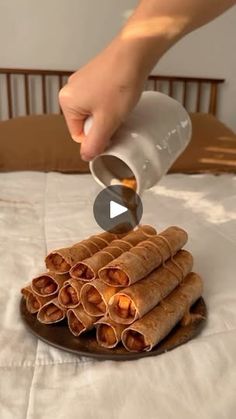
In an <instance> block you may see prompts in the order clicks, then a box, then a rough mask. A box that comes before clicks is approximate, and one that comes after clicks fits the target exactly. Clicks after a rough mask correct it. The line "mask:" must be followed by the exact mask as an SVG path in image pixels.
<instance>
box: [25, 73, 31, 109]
mask: <svg viewBox="0 0 236 419" xmlns="http://www.w3.org/2000/svg"><path fill="white" fill-rule="evenodd" d="M24 84H25V113H26V115H29V114H30V94H29V77H28V74H24Z"/></svg>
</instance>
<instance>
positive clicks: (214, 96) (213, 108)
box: [208, 82, 218, 115]
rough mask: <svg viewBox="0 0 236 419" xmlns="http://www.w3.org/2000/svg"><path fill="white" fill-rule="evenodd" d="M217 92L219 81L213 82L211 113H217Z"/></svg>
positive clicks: (210, 103)
mask: <svg viewBox="0 0 236 419" xmlns="http://www.w3.org/2000/svg"><path fill="white" fill-rule="evenodd" d="M217 93H218V85H217V83H214V82H212V83H211V90H210V102H209V110H208V112H209V113H212V115H216V111H217Z"/></svg>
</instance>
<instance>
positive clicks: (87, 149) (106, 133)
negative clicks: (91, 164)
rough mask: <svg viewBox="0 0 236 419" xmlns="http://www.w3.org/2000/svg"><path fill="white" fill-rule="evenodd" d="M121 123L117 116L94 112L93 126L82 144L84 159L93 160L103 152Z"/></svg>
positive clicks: (81, 150)
mask: <svg viewBox="0 0 236 419" xmlns="http://www.w3.org/2000/svg"><path fill="white" fill-rule="evenodd" d="M119 125H120V122H119V121H118V120H115V118H111V117H107V116H105V115H104V114H94V115H93V123H92V126H91V128H90V130H89V132H88V135H87V136H86V137H85V138H84V139H83V142H82V144H81V149H80V153H81V157H82V158H83V160H92V159H93V158H94V157H96V156H97V155H98V154H100V153H102V152H103V151H104V150H105V148H106V147H107V145H108V144H109V140H110V139H111V137H112V135H113V134H114V132H115V131H116V130H117V128H118V127H119Z"/></svg>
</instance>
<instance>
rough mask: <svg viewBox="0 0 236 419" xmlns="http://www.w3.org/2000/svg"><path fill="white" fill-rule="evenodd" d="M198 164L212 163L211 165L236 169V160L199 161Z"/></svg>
mask: <svg viewBox="0 0 236 419" xmlns="http://www.w3.org/2000/svg"><path fill="white" fill-rule="evenodd" d="M199 161H200V163H212V164H223V165H225V164H226V166H235V167H236V160H225V159H220V160H219V159H217V158H215V159H205V158H203V159H200V160H199Z"/></svg>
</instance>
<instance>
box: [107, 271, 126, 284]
mask: <svg viewBox="0 0 236 419" xmlns="http://www.w3.org/2000/svg"><path fill="white" fill-rule="evenodd" d="M107 277H108V279H109V283H110V284H112V285H118V286H122V287H126V286H127V285H129V278H128V275H126V273H125V272H123V271H122V270H121V269H115V268H111V269H109V270H107Z"/></svg>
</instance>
